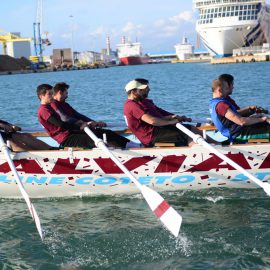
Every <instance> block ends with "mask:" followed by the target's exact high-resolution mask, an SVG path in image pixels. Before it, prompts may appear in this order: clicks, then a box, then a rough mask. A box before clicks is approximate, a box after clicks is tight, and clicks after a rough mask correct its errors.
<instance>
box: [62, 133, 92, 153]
mask: <svg viewBox="0 0 270 270" xmlns="http://www.w3.org/2000/svg"><path fill="white" fill-rule="evenodd" d="M60 147H63V148H64V147H82V148H90V149H91V148H94V147H95V143H94V142H93V141H92V139H90V138H89V136H88V135H87V134H85V133H74V134H70V135H69V136H68V137H67V138H66V139H65V140H64V141H63V142H62V143H61V144H60Z"/></svg>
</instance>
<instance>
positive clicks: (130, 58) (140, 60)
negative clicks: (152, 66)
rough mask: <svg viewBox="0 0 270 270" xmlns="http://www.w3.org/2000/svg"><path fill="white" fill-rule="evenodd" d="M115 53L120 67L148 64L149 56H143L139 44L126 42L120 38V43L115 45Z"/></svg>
mask: <svg viewBox="0 0 270 270" xmlns="http://www.w3.org/2000/svg"><path fill="white" fill-rule="evenodd" d="M117 53H118V57H119V60H120V64H121V65H142V64H148V63H149V60H150V58H149V56H147V55H144V54H143V52H142V46H141V43H139V42H134V43H132V42H126V41H125V38H124V37H123V38H122V43H121V44H118V45H117Z"/></svg>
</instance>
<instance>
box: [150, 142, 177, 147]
mask: <svg viewBox="0 0 270 270" xmlns="http://www.w3.org/2000/svg"><path fill="white" fill-rule="evenodd" d="M154 146H155V147H174V146H175V143H165V142H159V143H155V145H154Z"/></svg>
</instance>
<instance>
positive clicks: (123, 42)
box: [121, 36, 126, 44]
mask: <svg viewBox="0 0 270 270" xmlns="http://www.w3.org/2000/svg"><path fill="white" fill-rule="evenodd" d="M121 43H122V44H126V37H125V36H123V37H122V40H121Z"/></svg>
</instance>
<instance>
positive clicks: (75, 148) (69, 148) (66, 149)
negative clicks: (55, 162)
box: [64, 147, 90, 151]
mask: <svg viewBox="0 0 270 270" xmlns="http://www.w3.org/2000/svg"><path fill="white" fill-rule="evenodd" d="M70 150H72V151H83V150H87V149H85V148H83V147H65V148H64V151H70ZM88 150H90V149H88Z"/></svg>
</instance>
